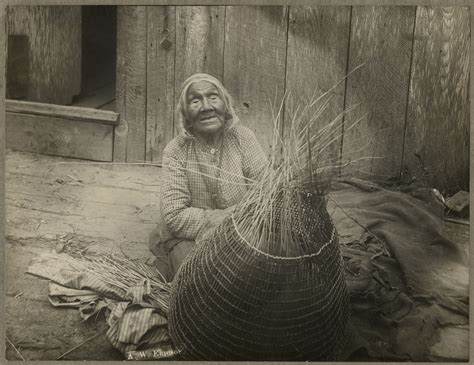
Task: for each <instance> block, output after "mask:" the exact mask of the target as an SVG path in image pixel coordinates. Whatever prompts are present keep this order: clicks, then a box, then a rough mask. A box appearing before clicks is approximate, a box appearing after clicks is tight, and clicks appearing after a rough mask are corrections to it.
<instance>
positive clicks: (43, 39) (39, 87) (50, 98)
mask: <svg viewBox="0 0 474 365" xmlns="http://www.w3.org/2000/svg"><path fill="white" fill-rule="evenodd" d="M6 23H7V34H9V35H25V36H27V37H28V42H29V50H30V53H29V60H30V67H29V72H28V73H29V75H28V80H29V85H28V97H27V100H29V101H37V102H42V103H53V104H62V105H66V104H70V103H71V101H72V97H73V96H74V95H78V94H79V93H80V87H81V7H80V6H9V7H8V10H7V20H6ZM9 49H11V47H9Z"/></svg>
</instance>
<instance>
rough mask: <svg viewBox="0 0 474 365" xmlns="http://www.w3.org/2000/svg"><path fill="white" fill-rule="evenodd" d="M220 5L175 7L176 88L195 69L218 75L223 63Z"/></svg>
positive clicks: (221, 8)
mask: <svg viewBox="0 0 474 365" xmlns="http://www.w3.org/2000/svg"><path fill="white" fill-rule="evenodd" d="M224 17H225V7H224V6H178V7H177V8H176V89H177V90H178V91H179V88H180V86H181V84H182V83H183V81H184V80H185V79H186V78H187V77H189V76H191V75H192V74H194V73H197V72H206V73H210V74H212V75H214V76H216V77H217V78H219V79H222V76H223V67H224Z"/></svg>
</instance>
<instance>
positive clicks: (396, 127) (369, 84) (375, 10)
mask: <svg viewBox="0 0 474 365" xmlns="http://www.w3.org/2000/svg"><path fill="white" fill-rule="evenodd" d="M414 21H415V7H405V6H396V7H395V6H393V7H365V6H361V7H358V6H357V7H353V10H352V21H351V22H352V29H351V41H350V49H349V71H350V70H351V69H354V68H355V67H357V66H359V65H362V64H363V65H362V66H361V68H360V69H359V70H357V71H355V72H354V73H353V74H352V75H351V76H349V77H348V79H347V88H346V105H345V108H346V109H347V108H349V107H351V106H352V105H355V104H357V103H361V104H360V107H359V108H357V109H356V110H354V112H351V113H348V115H347V116H346V118H345V123H344V138H343V149H342V153H343V160H344V162H352V161H353V163H352V164H351V165H349V166H348V167H346V168H345V172H348V173H351V174H353V175H356V176H359V177H362V178H369V179H376V180H377V179H382V180H386V179H389V178H394V179H398V177H399V175H400V166H401V159H402V148H403V147H402V146H403V137H404V129H405V117H406V104H407V94H408V84H409V75H410V62H411V54H412V42H413V27H414ZM359 118H363V119H362V120H361V121H360V122H359V123H357V125H354V123H355V122H356V121H357V120H358V119H359ZM351 126H354V127H353V128H351ZM359 158H362V159H363V160H359V161H357V159H359ZM365 158H368V159H365Z"/></svg>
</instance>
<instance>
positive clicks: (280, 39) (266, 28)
mask: <svg viewBox="0 0 474 365" xmlns="http://www.w3.org/2000/svg"><path fill="white" fill-rule="evenodd" d="M287 22H288V8H287V7H283V6H258V7H256V6H228V7H227V8H226V19H225V25H226V27H225V47H224V49H225V51H224V85H225V86H226V88H227V89H228V90H229V92H230V93H231V95H232V96H233V98H234V102H235V107H236V112H237V114H238V116H239V117H240V119H241V121H242V123H243V124H245V125H247V126H248V127H249V128H251V129H252V130H253V131H254V132H255V134H256V136H257V138H258V139H259V141H260V143H261V144H262V147H263V148H264V149H265V150H267V151H269V150H270V146H271V143H272V133H271V131H272V129H273V122H272V119H271V118H272V112H271V108H270V102H273V101H274V100H277V102H278V103H279V102H280V101H281V99H282V97H283V95H284V92H285V66H286V45H287V31H288V26H287Z"/></svg>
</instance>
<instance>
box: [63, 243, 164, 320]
mask: <svg viewBox="0 0 474 365" xmlns="http://www.w3.org/2000/svg"><path fill="white" fill-rule="evenodd" d="M67 251H68V252H67V254H61V257H60V260H59V261H60V265H61V267H65V265H67V266H69V268H70V269H72V270H74V271H76V272H81V273H84V274H86V275H90V276H91V277H92V278H94V280H96V281H100V282H101V283H102V284H103V285H102V287H104V288H107V291H108V292H109V293H116V296H118V297H117V298H113V299H118V300H123V299H124V298H125V296H126V293H127V291H128V290H129V289H130V288H132V287H134V286H136V285H139V284H140V283H142V282H143V281H144V280H146V281H147V284H148V285H149V288H150V294H149V297H150V299H151V301H153V302H154V304H155V306H156V307H157V308H160V309H161V310H162V311H163V313H164V314H165V315H166V314H167V313H168V310H169V295H170V287H171V286H170V284H169V283H168V282H166V279H165V278H164V277H163V275H162V274H161V273H160V272H159V271H158V270H157V269H156V268H154V267H152V266H149V265H146V264H143V263H140V262H135V261H132V260H130V259H127V258H125V257H121V256H117V255H112V254H107V255H106V254H96V255H83V254H82V253H80V252H78V251H75V250H71V249H69V250H67Z"/></svg>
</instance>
